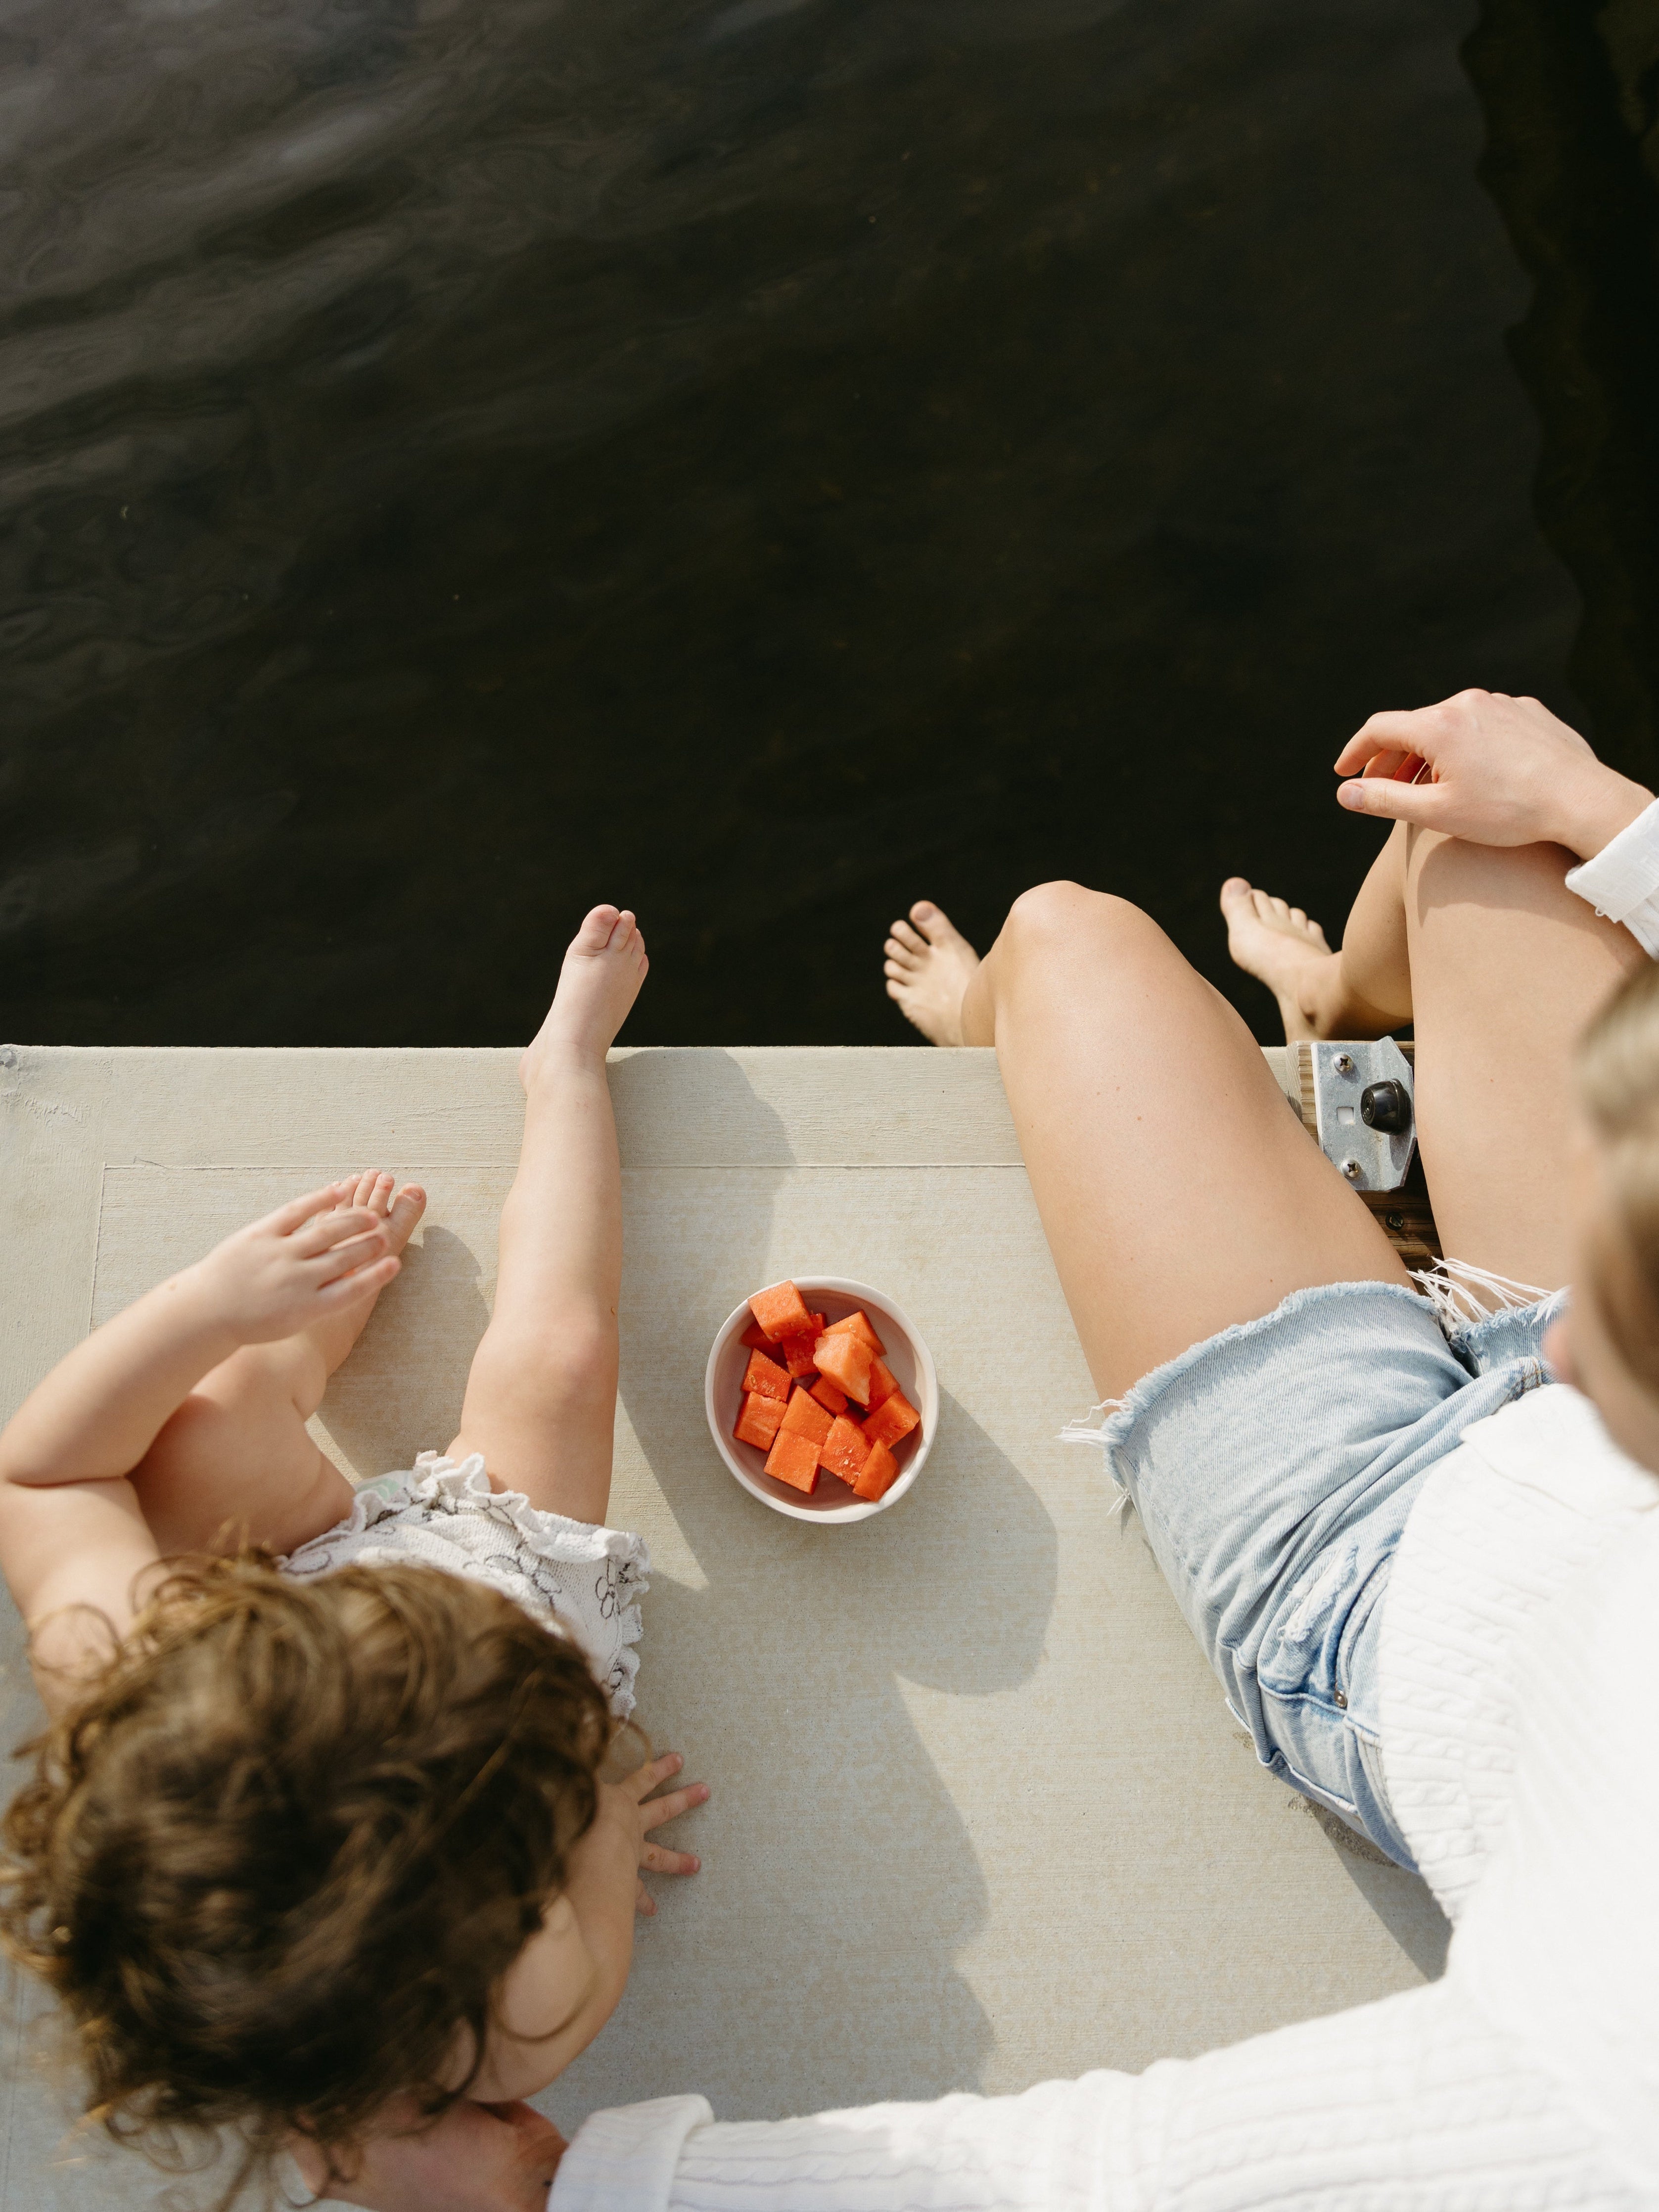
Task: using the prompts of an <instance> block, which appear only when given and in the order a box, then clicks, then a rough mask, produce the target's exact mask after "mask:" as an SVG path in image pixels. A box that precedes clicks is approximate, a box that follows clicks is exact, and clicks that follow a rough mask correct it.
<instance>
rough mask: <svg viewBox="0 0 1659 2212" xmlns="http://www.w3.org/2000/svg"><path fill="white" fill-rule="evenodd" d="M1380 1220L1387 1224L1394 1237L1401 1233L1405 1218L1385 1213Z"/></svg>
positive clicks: (1398, 1214) (1401, 1215)
mask: <svg viewBox="0 0 1659 2212" xmlns="http://www.w3.org/2000/svg"><path fill="white" fill-rule="evenodd" d="M1383 1220H1384V1221H1385V1222H1386V1223H1387V1224H1388V1225H1389V1228H1390V1229H1392V1230H1393V1231H1394V1233H1395V1236H1396V1237H1398V1236H1399V1234H1400V1232H1401V1230H1402V1229H1404V1227H1405V1226H1406V1217H1405V1215H1404V1214H1403V1213H1385V1214H1384V1215H1383Z"/></svg>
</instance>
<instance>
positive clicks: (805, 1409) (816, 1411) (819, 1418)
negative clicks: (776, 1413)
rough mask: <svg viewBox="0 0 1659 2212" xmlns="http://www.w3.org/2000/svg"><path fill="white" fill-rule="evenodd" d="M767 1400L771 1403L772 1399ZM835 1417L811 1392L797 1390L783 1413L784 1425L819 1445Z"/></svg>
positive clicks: (827, 1433) (795, 1433) (796, 1434)
mask: <svg viewBox="0 0 1659 2212" xmlns="http://www.w3.org/2000/svg"><path fill="white" fill-rule="evenodd" d="M766 1402H767V1403H768V1404H769V1405H770V1404H771V1403H772V1401H771V1400H770V1399H768V1401H766ZM834 1419H835V1416H834V1414H833V1413H826V1412H825V1411H824V1409H823V1407H822V1406H820V1405H819V1403H818V1401H817V1399H816V1398H814V1397H813V1396H811V1394H810V1393H809V1392H807V1391H805V1390H797V1391H796V1393H795V1395H793V1398H791V1399H790V1401H789V1407H788V1411H787V1413H785V1414H784V1415H783V1425H784V1427H785V1428H786V1429H787V1430H789V1431H791V1433H792V1434H793V1435H795V1436H801V1437H811V1441H812V1443H814V1444H815V1445H817V1444H821V1443H823V1440H824V1438H825V1437H827V1436H828V1435H829V1429H830V1425H831V1423H832V1422H833V1421H834Z"/></svg>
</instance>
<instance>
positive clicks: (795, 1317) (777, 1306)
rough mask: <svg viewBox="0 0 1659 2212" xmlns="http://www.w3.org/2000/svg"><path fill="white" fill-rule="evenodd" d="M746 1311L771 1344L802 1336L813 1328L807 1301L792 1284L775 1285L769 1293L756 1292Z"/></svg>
mask: <svg viewBox="0 0 1659 2212" xmlns="http://www.w3.org/2000/svg"><path fill="white" fill-rule="evenodd" d="M749 1310H750V1313H751V1314H753V1315H754V1316H755V1319H756V1320H757V1322H759V1323H760V1325H761V1327H762V1328H763V1329H764V1330H765V1331H766V1334H768V1336H769V1337H770V1338H771V1340H772V1341H773V1343H774V1344H781V1342H782V1341H783V1340H784V1338H785V1337H786V1336H804V1335H805V1333H806V1331H807V1330H808V1329H809V1328H811V1326H812V1316H811V1314H810V1313H809V1312H808V1311H807V1310H806V1301H805V1298H804V1297H802V1296H801V1294H800V1292H799V1291H798V1290H797V1289H796V1288H795V1286H794V1285H793V1283H774V1284H773V1285H772V1287H771V1289H770V1290H769V1291H756V1293H755V1295H754V1297H752V1298H750V1301H749Z"/></svg>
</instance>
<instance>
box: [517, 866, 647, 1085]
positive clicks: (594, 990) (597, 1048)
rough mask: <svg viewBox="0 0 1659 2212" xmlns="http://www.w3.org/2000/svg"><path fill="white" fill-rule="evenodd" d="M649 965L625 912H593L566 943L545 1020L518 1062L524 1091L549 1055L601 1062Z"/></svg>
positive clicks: (636, 926)
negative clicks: (556, 987)
mask: <svg viewBox="0 0 1659 2212" xmlns="http://www.w3.org/2000/svg"><path fill="white" fill-rule="evenodd" d="M650 965H651V963H650V962H649V961H648V960H647V958H646V957H645V939H644V938H643V937H642V936H641V933H640V927H639V924H638V923H637V922H636V921H635V919H634V916H633V915H632V914H631V913H629V910H628V909H627V908H622V909H621V910H620V911H619V910H618V909H617V908H616V907H614V906H596V907H595V908H593V910H592V913H591V914H589V915H588V916H587V917H586V920H585V921H583V923H582V926H581V927H580V929H579V930H578V931H577V932H576V934H575V935H574V937H573V938H572V939H571V940H570V945H569V948H568V951H566V953H565V956H564V965H563V967H562V969H560V970H559V987H558V989H557V990H556V992H555V993H554V994H553V1003H552V1005H551V1006H550V1007H549V1008H548V1010H547V1019H546V1020H545V1021H544V1023H543V1024H542V1025H541V1028H540V1029H539V1030H538V1031H537V1033H536V1035H535V1036H534V1037H532V1040H531V1042H530V1043H529V1044H528V1045H527V1046H526V1048H525V1054H524V1058H523V1059H522V1060H520V1062H519V1080H520V1082H521V1083H522V1084H523V1085H524V1086H525V1088H526V1091H527V1090H528V1089H529V1088H530V1085H531V1081H532V1078H533V1077H534V1075H535V1073H536V1069H537V1066H538V1062H539V1061H540V1060H542V1059H543V1058H544V1056H545V1055H546V1054H548V1053H550V1052H567V1053H574V1054H576V1055H577V1057H578V1058H580V1059H592V1058H594V1057H597V1058H599V1059H600V1060H603V1059H604V1057H605V1051H606V1049H607V1048H608V1047H609V1045H610V1043H611V1039H612V1038H613V1037H614V1036H616V1034H617V1030H619V1029H620V1028H621V1027H622V1025H623V1022H624V1021H626V1020H627V1018H628V1013H629V1008H630V1007H631V1006H633V1003H634V1001H635V999H637V998H638V996H639V995H640V986H641V983H643V982H644V981H645V976H646V970H647V969H648V968H649V967H650Z"/></svg>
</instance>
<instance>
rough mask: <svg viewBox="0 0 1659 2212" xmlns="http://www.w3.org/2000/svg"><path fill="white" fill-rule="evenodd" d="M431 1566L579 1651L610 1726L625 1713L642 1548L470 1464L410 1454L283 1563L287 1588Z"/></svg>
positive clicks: (645, 1558) (646, 1560)
mask: <svg viewBox="0 0 1659 2212" xmlns="http://www.w3.org/2000/svg"><path fill="white" fill-rule="evenodd" d="M357 1565H363V1566H428V1567H441V1569H442V1570H443V1571H444V1572H445V1573H446V1574H451V1575H465V1576H466V1577H469V1578H470V1579H471V1580H472V1581H474V1582H481V1583H489V1584H490V1585H491V1586H492V1587H493V1588H494V1589H498V1590H501V1591H503V1592H504V1593H505V1595H507V1596H508V1597H510V1598H512V1599H513V1601H514V1602H515V1603H516V1604H518V1605H521V1606H522V1607H524V1609H525V1611H526V1613H529V1615H530V1616H531V1618H532V1620H537V1621H539V1622H540V1623H541V1624H542V1626H544V1627H545V1628H547V1629H549V1630H550V1631H551V1632H553V1633H555V1634H559V1633H563V1634H566V1635H568V1636H570V1637H571V1638H574V1641H575V1642H576V1643H577V1644H579V1645H580V1647H581V1650H582V1651H583V1653H584V1654H585V1656H586V1659H587V1662H588V1665H589V1666H590V1667H591V1668H592V1670H593V1676H594V1680H596V1681H597V1682H598V1683H599V1686H600V1688H601V1689H602V1690H603V1691H604V1692H605V1695H606V1696H607V1697H608V1698H609V1699H610V1700H611V1711H612V1712H613V1713H615V1714H616V1716H617V1719H618V1720H626V1719H627V1718H628V1717H629V1714H630V1713H631V1712H632V1711H633V1710H634V1677H635V1674H637V1672H638V1671H639V1664H640V1655H639V1651H638V1650H637V1649H636V1647H637V1645H638V1644H639V1640H640V1626H641V1624H640V1608H639V1602H638V1601H639V1599H640V1597H641V1595H643V1593H644V1592H645V1591H646V1590H647V1589H648V1588H649V1586H650V1585H649V1583H647V1579H646V1577H647V1574H648V1572H649V1571H650V1565H651V1559H650V1554H649V1553H647V1550H646V1547H645V1539H644V1538H643V1537H642V1536H636V1535H632V1534H629V1533H628V1532H627V1531H626V1530H624V1529H621V1528H595V1527H594V1526H593V1525H592V1522H586V1521H571V1520H568V1519H567V1518H566V1517H565V1516H564V1515H563V1514H562V1513H544V1512H542V1511H540V1510H538V1508H537V1507H536V1506H533V1505H532V1504H531V1503H530V1502H529V1500H528V1499H527V1498H526V1497H525V1496H524V1495H523V1493H522V1492H520V1491H516V1490H492V1489H491V1488H490V1486H489V1476H488V1475H487V1474H485V1473H484V1463H483V1457H482V1455H480V1454H478V1453H476V1452H475V1453H474V1454H473V1455H472V1456H471V1458H470V1459H465V1460H459V1461H456V1460H452V1459H445V1458H444V1457H443V1456H442V1455H441V1454H440V1453H438V1452H422V1454H421V1455H420V1457H419V1458H418V1459H417V1460H416V1462H415V1464H414V1466H413V1467H412V1468H407V1469H404V1470H401V1471H399V1472H398V1473H396V1474H382V1475H377V1476H376V1477H375V1478H374V1480H373V1481H371V1482H365V1483H362V1484H361V1485H360V1486H359V1487H358V1491H357V1495H356V1498H354V1499H353V1500H352V1505H351V1510H350V1512H349V1514H348V1515H347V1516H346V1518H345V1519H344V1520H343V1521H341V1522H337V1524H336V1526H335V1527H334V1528H328V1529H325V1531H324V1532H323V1534H321V1535H320V1536H314V1537H313V1539H312V1541H310V1543H308V1544H302V1545H301V1547H300V1548H299V1549H298V1550H297V1551H295V1552H290V1553H289V1556H288V1557H287V1559H284V1560H283V1562H282V1571H283V1573H284V1574H286V1575H293V1576H294V1577H295V1578H296V1579H298V1580H302V1581H303V1580H307V1579H309V1578H310V1577H313V1576H316V1575H325V1574H329V1573H331V1572H332V1571H333V1570H334V1569H335V1568H336V1567H344V1566H357Z"/></svg>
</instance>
